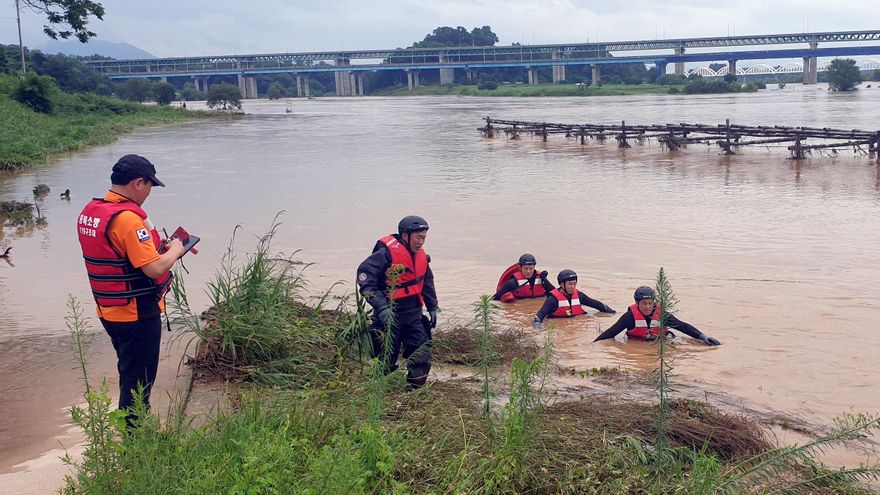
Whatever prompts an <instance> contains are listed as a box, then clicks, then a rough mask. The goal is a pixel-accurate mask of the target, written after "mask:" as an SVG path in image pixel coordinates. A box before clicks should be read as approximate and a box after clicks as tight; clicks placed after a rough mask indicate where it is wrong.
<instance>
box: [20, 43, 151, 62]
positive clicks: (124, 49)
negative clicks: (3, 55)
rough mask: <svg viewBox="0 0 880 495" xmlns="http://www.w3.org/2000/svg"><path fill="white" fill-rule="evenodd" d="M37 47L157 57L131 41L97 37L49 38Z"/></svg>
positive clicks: (71, 52)
mask: <svg viewBox="0 0 880 495" xmlns="http://www.w3.org/2000/svg"><path fill="white" fill-rule="evenodd" d="M36 49H37V50H40V51H41V52H43V53H51V54H55V53H64V54H66V55H79V56H83V57H87V56H89V55H95V54H98V55H103V56H105V57H111V58H116V59H125V58H156V56H155V55H153V54H152V53H149V52H146V51H144V50H141V49H140V48H138V47H136V46H134V45H132V44H129V43H113V42H110V41H103V40H96V39H93V40H91V41H89V42H88V43H80V42H78V41H60V40H49V41H47V42H45V43H43V44H42V45H40V46H38V47H36Z"/></svg>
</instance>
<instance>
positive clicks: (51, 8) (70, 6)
mask: <svg viewBox="0 0 880 495" xmlns="http://www.w3.org/2000/svg"><path fill="white" fill-rule="evenodd" d="M22 3H24V4H25V5H27V6H29V7H30V8H31V9H33V10H34V11H36V12H39V13H41V14H43V15H45V16H46V20H48V21H49V23H48V24H46V25H44V26H43V32H44V33H46V35H47V36H49V37H50V38H52V39H58V38H63V39H67V38H70V37H71V36H76V38H77V39H78V40H79V41H80V43H86V42H88V41H89V38H93V37H94V36H95V33H93V32H91V31H89V30H88V24H89V17H92V16H94V17H97V18H98V19H99V20H103V19H104V6H103V5H101V4H100V3H98V2H92V1H91V0H22Z"/></svg>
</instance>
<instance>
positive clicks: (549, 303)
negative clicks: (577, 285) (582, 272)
mask: <svg viewBox="0 0 880 495" xmlns="http://www.w3.org/2000/svg"><path fill="white" fill-rule="evenodd" d="M577 295H578V300H580V302H581V306H589V307H591V308H593V309H598V310H599V311H602V312H604V313H615V312H616V311H614V310H613V309H611V306H608V305H607V304H605V303H603V302H602V301H598V300H596V299H593V298H592V297H590V296H588V295H586V294H584V293H583V292H581V291H577ZM557 309H559V301H558V300H556V297H555V296H554V295H552V294H548V295H547V300H546V301H544V305H543V306H541V309H540V310H539V311H538V314H537V315H535V322H536V323H539V322H541V321H543V320H544V318H546V317H548V316H550V315H551V314H553V312H554V311H556V310H557Z"/></svg>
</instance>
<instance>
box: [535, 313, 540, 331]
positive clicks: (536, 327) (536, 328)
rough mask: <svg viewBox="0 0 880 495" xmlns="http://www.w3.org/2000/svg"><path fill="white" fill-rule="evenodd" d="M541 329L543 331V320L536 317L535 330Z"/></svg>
mask: <svg viewBox="0 0 880 495" xmlns="http://www.w3.org/2000/svg"><path fill="white" fill-rule="evenodd" d="M540 329H541V320H539V319H538V317H537V316H536V317H535V330H540Z"/></svg>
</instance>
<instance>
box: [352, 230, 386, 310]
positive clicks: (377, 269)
mask: <svg viewBox="0 0 880 495" xmlns="http://www.w3.org/2000/svg"><path fill="white" fill-rule="evenodd" d="M389 267H391V254H390V253H388V249H387V248H385V247H384V246H382V247H381V248H378V249H376V250H375V251H373V254H371V255H370V256H369V257H367V259H365V260H364V261H363V262H362V263H361V264H360V266H358V270H357V284H358V287H359V288H360V291H361V295H362V296H364V299H366V300H367V302H368V303H370V306H372V307H373V309H374V310H376V311H380V310H382V309H383V308H386V307H388V294H387V292H386V287H385V272H386V271H387V270H388V268H389Z"/></svg>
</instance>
